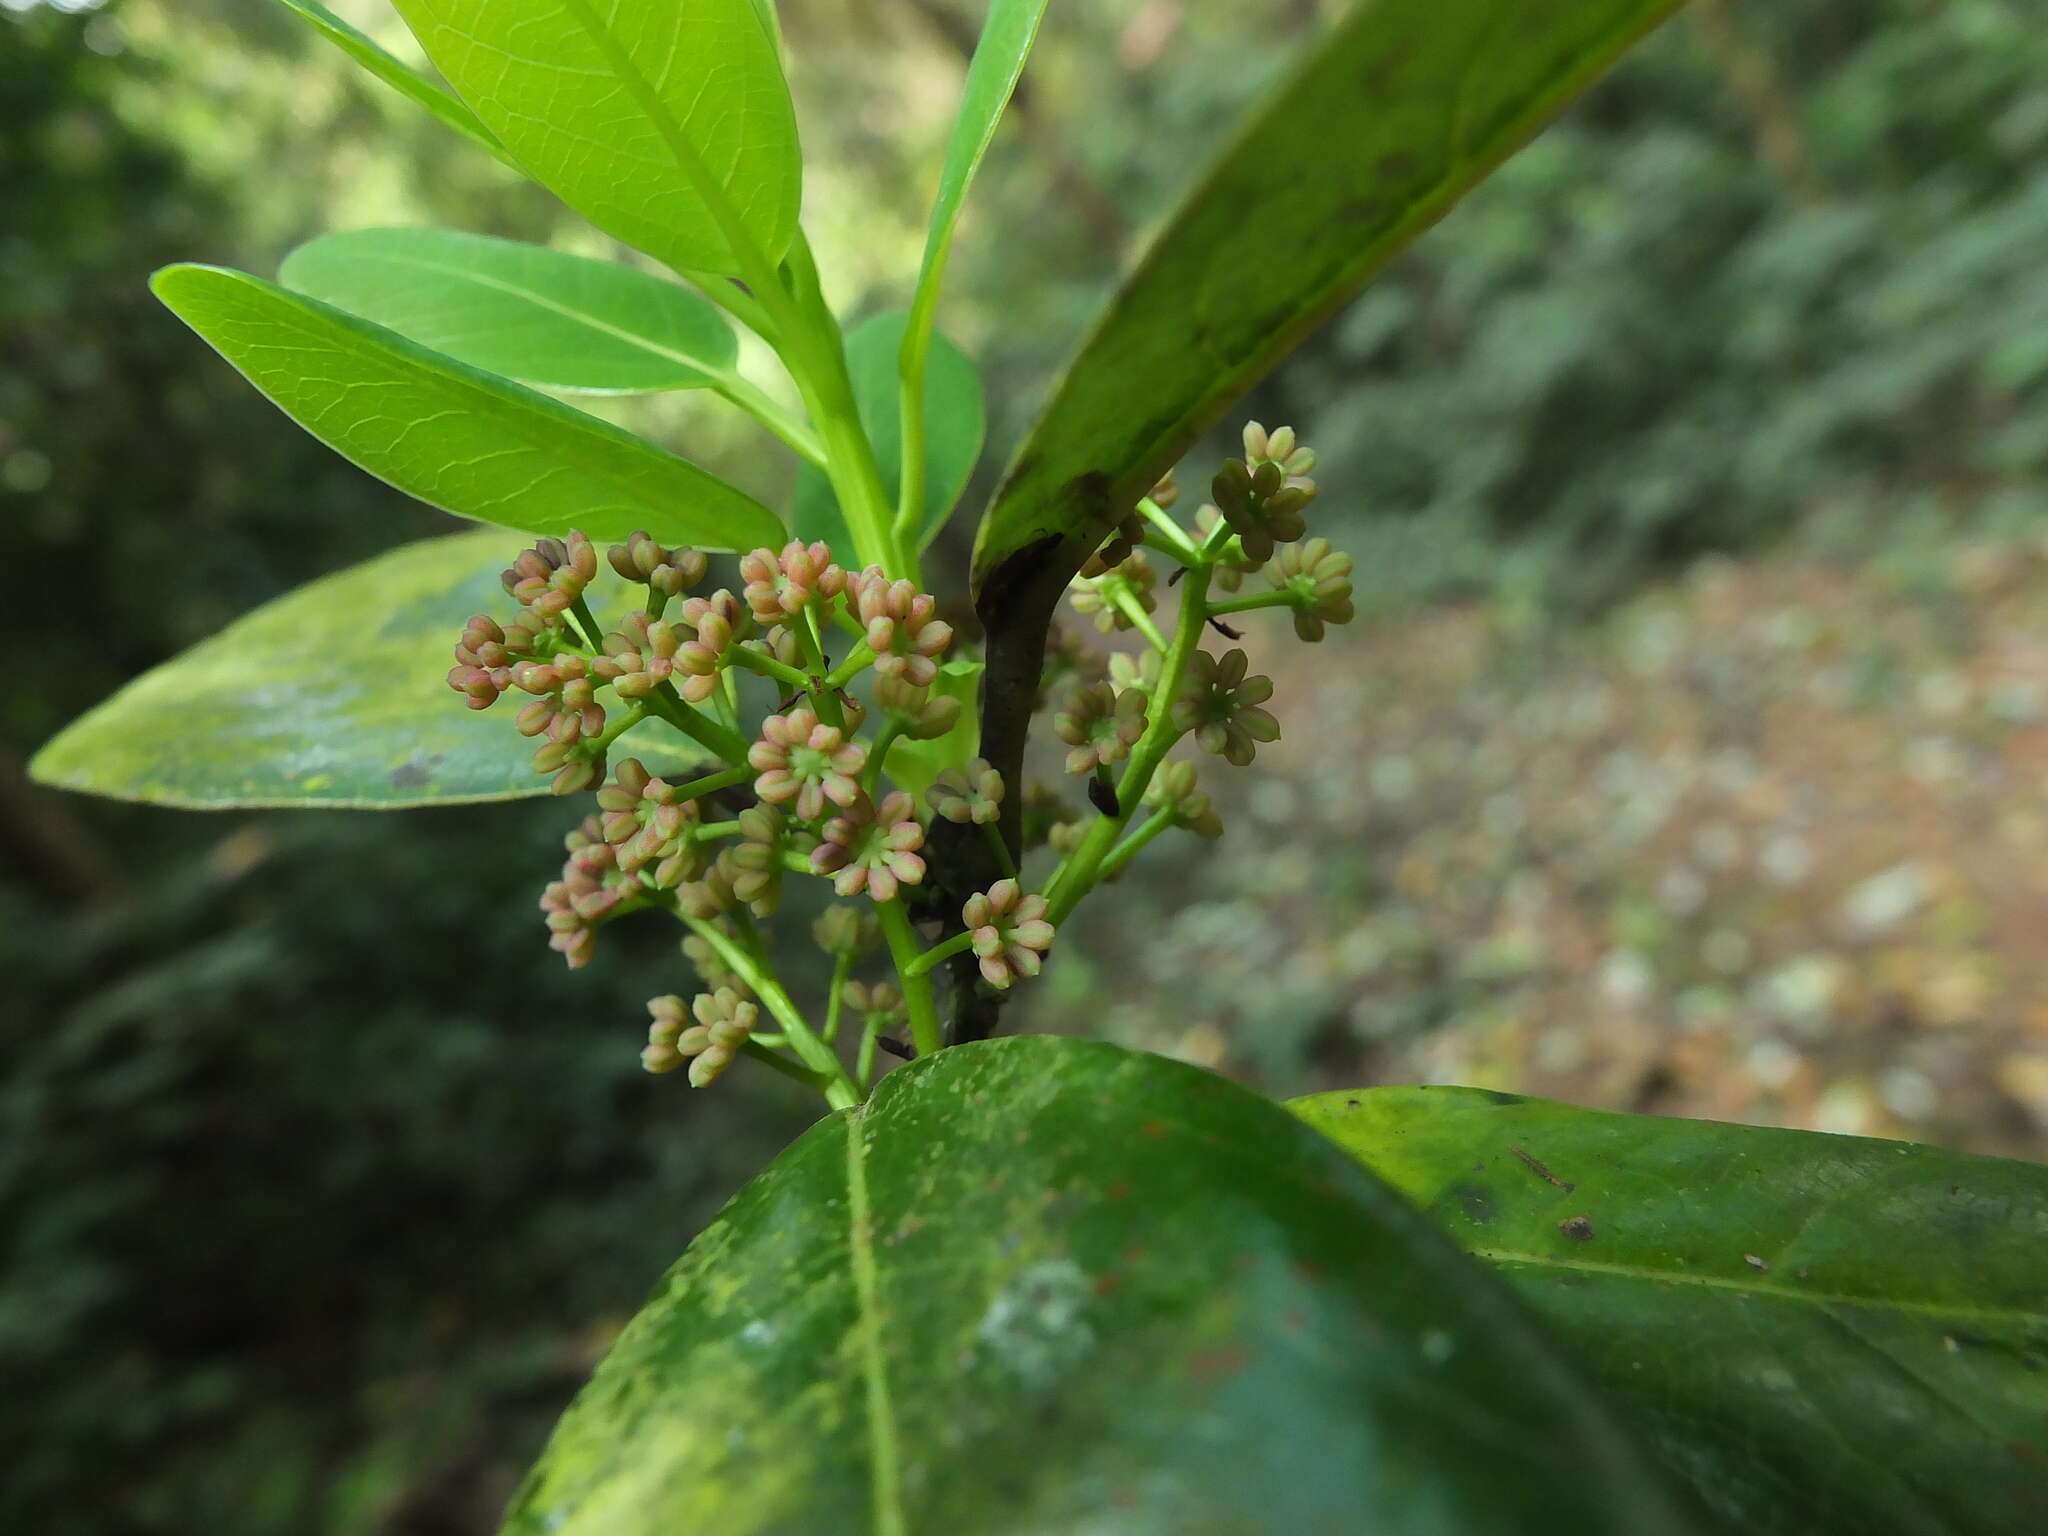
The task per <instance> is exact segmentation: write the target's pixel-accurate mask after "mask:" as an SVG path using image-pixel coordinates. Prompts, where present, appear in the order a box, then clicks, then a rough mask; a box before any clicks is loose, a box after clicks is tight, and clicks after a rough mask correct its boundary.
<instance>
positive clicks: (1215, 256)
mask: <svg viewBox="0 0 2048 1536" xmlns="http://www.w3.org/2000/svg"><path fill="white" fill-rule="evenodd" d="M1676 5H1677V0H1438V3H1436V4H1431V5H1409V4H1397V3H1395V0H1360V3H1359V4H1358V5H1357V6H1355V7H1354V8H1353V9H1352V10H1351V11H1350V13H1349V14H1348V15H1346V16H1345V18H1344V19H1343V20H1342V21H1340V22H1339V23H1338V24H1337V25H1336V26H1335V27H1333V28H1331V29H1330V30H1329V31H1328V32H1327V33H1326V34H1324V35H1323V36H1322V37H1321V39H1320V40H1319V41H1318V42H1316V43H1315V44H1314V45H1312V48H1311V51H1310V53H1309V54H1308V56H1307V57H1306V58H1305V59H1304V60H1303V61H1302V63H1301V64H1300V66H1299V67H1297V68H1296V69H1295V70H1294V71H1293V72H1292V73H1291V74H1290V75H1288V76H1287V77H1286V78H1285V79H1283V80H1282V81H1281V82H1280V84H1279V85H1278V86H1277V87H1276V88H1275V89H1274V91H1273V92H1272V94H1271V95H1270V96H1269V97H1268V98H1267V100H1266V102H1265V104H1264V105H1263V106H1262V107H1260V108H1259V109H1258V110H1257V111H1256V112H1255V113H1254V114H1253V115H1252V117H1251V119H1250V121H1249V123H1248V124H1247V126H1246V128H1245V130H1244V131H1243V133H1242V134H1241V135H1240V136H1239V137H1238V139H1237V141H1236V142H1235V143H1234V144H1233V145H1232V146H1231V147H1230V148H1229V149H1228V150H1227V151H1226V152H1225V153H1224V155H1223V156H1222V158H1221V159H1220V160H1219V161H1218V162H1217V163H1216V164H1214V165H1213V166H1212V167H1211V168H1210V169H1209V171H1208V173H1207V174H1206V175H1205V176H1204V177H1203V179H1202V180H1201V182H1200V183H1199V184H1198V185H1197V186H1196V187H1195V188H1194V190H1193V192H1192V194H1191V195H1190V196H1189V197H1188V199H1187V200H1186V201H1185V202H1184V203H1182V205H1181V206H1180V208H1179V210H1178V211H1177V212H1176V213H1175V214H1174V215H1173V217H1172V218H1171V219H1170V220H1169V221H1168V223H1167V225H1166V227H1165V229H1164V230H1162V231H1161V232H1160V234H1159V236H1158V238H1157V239H1156V240H1155V241H1154V242H1153V244H1152V246H1151V249H1150V250H1149V251H1148V252H1147V253H1146V255H1145V257H1144V259H1143V260H1142V261H1141V262H1140V263H1139V265H1138V267H1137V269H1136V270H1135V271H1134V272H1133V273H1132V274H1131V275H1130V277H1129V278H1128V279H1127V280H1126V281H1125V282H1124V284H1123V286H1122V288H1121V289H1120V290H1119V291H1118V293H1117V294H1116V296H1115V297H1114V298H1113V299H1112V300H1111V301H1110V304H1109V307H1108V309H1107V310H1106V311H1105V312H1104V314H1103V315H1102V316H1101V318H1100V319H1099V320H1098V321H1097V322H1096V324H1095V328H1094V330H1093V331H1092V332H1091V333H1090V335H1089V336H1088V339H1087V340H1086V341H1085V342H1084V343H1083V344H1082V347H1081V352H1080V355H1079V356H1078V357H1077V358H1076V359H1075V360H1074V362H1073V363H1072V365H1071V366H1070V367H1069V368H1068V370H1067V373H1066V376H1065V377H1064V378H1063V379H1062V380H1061V381H1060V383H1059V386H1058V388H1057V389H1056V391H1055V393H1054V395H1053V398H1052V401H1051V403H1050V404H1049V405H1048V406H1047V407H1046V410H1045V413H1044V415H1043V416H1042V417H1041V418H1040V420H1039V422H1038V424H1037V426H1036V427H1035V428H1034V430H1033V431H1032V433H1031V434H1030V436H1029V438H1028V439H1027V441H1026V442H1025V444H1024V445H1023V447H1022V448H1021V449H1020V450H1019V451H1018V454H1017V457H1016V459H1015V460H1014V461H1013V462H1012V463H1011V465H1010V468H1009V471H1008V473H1007V475H1006V477H1005V479H1004V482H1003V484H1002V486H1001V488H1000V489H999V490H998V491H997V493H996V498H995V501H994V502H993V504H992V505H991V507H990V509H989V512H988V516H987V518H986V519H985V520H984V522H983V524H982V528H981V533H980V536H979V539H978V541H977V545H976V551H975V583H976V587H977V590H978V589H979V588H980V587H981V586H984V585H986V584H987V583H988V581H989V580H990V578H991V576H992V574H993V573H994V572H995V571H996V570H997V569H998V568H999V567H1000V566H1002V565H1003V564H1004V562H1006V561H1008V560H1009V559H1010V558H1011V557H1012V556H1014V555H1016V554H1018V553H1019V552H1020V551H1023V550H1027V549H1032V548H1034V547H1035V546H1040V545H1042V544H1043V542H1044V541H1046V540H1049V539H1054V538H1057V539H1059V540H1061V541H1063V543H1062V544H1061V545H1060V546H1058V547H1054V546H1050V545H1046V546H1045V547H1044V549H1042V550H1041V552H1040V554H1039V555H1038V556H1036V557H1034V558H1043V559H1047V560H1059V561H1067V560H1071V564H1072V565H1076V566H1077V565H1078V564H1079V563H1080V560H1081V559H1082V558H1083V556H1084V555H1085V553H1086V549H1087V547H1089V546H1091V545H1093V544H1095V543H1097V542H1099V541H1100V539H1101V536H1102V535H1103V534H1105V533H1106V532H1107V531H1108V529H1109V526H1110V524H1111V523H1112V522H1114V520H1115V519H1116V518H1117V517H1118V516H1120V515H1121V514H1122V513H1123V512H1125V511H1128V510H1129V508H1130V507H1131V506H1132V505H1133V504H1134V503H1135V501H1136V499H1137V498H1138V497H1139V496H1140V495H1142V494H1143V493H1144V492H1145V491H1146V490H1147V489H1149V488H1150V487H1151V486H1152V485H1153V483H1154V482H1156V481H1157V480H1158V478H1159V477H1160V476H1161V475H1162V474H1164V473H1165V472H1166V471H1167V470H1168V469H1170V468H1171V467H1172V466H1173V464H1174V463H1175V462H1176V461H1177V460H1178V459H1179V458H1180V456H1181V455H1182V454H1183V453H1184V452H1186V450H1187V449H1188V447H1189V446H1190V445H1191V444H1192V443H1193V442H1194V441H1195V439H1196V438H1197V437H1198V436H1199V435H1200V434H1201V433H1202V432H1203V431H1204V430H1205V429H1206V428H1207V427H1208V426H1209V425H1210V424H1211V423H1213V422H1214V421H1215V420H1216V419H1217V418H1218V417H1219V416H1220V415H1221V414H1222V413H1223V412H1224V411H1225V410H1226V409H1228V407H1229V406H1230V404H1231V403H1232V402H1233V401H1235V400H1236V399H1237V398H1238V397H1239V396H1241V395H1242V394H1243V393H1244V392H1245V391H1246V390H1247V389H1249V388H1250V387H1251V386H1252V385H1253V384H1254V383H1256V382H1257V381H1258V380H1259V379H1260V378H1261V377H1262V376H1263V375H1264V374H1265V373H1266V372H1268V371H1269V370H1270V369H1271V368H1272V367H1273V366H1274V364H1276V363H1277V362H1279V360H1280V359H1281V358H1283V357H1285V356H1286V355H1287V353H1288V352H1289V351H1291V350H1292V349H1293V348H1294V347H1295V346H1297V345H1298V344H1299V343H1300V342H1301V340H1302V339H1303V338H1304V337H1305V336H1307V335H1308V334H1309V333H1310V332H1311V331H1312V330H1314V329H1315V328H1316V327H1317V326H1318V325H1320V324H1321V323H1322V322H1323V320H1324V319H1326V318H1327V317H1328V316H1329V315H1330V314H1331V312H1332V311H1334V310H1335V309H1336V308H1337V307H1338V306H1339V305H1340V304H1342V303H1344V302H1345V301H1346V300H1347V299H1349V298H1350V297H1351V296H1352V295H1353V294H1355V293H1356V292H1357V291H1358V290H1359V288H1360V287H1361V286H1362V285H1363V284H1364V283H1365V281H1366V279H1368V278H1369V277H1371V276H1372V274H1373V273H1374V272H1376V271H1378V270H1379V269H1380V268H1381V267H1382V266H1384V265H1385V264H1386V262H1387V261H1388V260H1389V259H1390V258H1391V257H1392V256H1393V255H1394V254H1395V253H1396V252H1397V251H1399V250H1400V249H1401V248H1402V247H1403V246H1405V245H1407V244H1408V243H1409V242H1410V241H1412V240H1413V239H1414V238H1415V237H1416V236H1417V235H1419V234H1420V233H1422V231H1423V230H1425V229H1427V228H1428V227H1429V226H1430V225H1431V224H1432V223H1434V222H1435V221H1436V220H1437V219H1438V218H1440V217H1442V216H1443V214H1444V213H1445V212H1446V211H1447V210H1448V209H1449V208H1450V207H1451V206H1452V205H1453V204H1454V203H1455V202H1457V200H1458V198H1459V197H1460V196H1462V195H1463V194H1464V193H1465V191H1466V190H1467V189H1468V188H1470V187H1471V186H1472V185H1473V184H1474V183H1475V182H1477V181H1478V180H1479V179H1480V178H1481V177H1483V176H1484V175H1485V174H1486V173H1487V172H1488V171H1490V170H1491V169H1493V167H1494V166H1496V165H1498V164H1499V163H1500V162H1501V161H1502V160H1503V159H1505V158H1506V157H1507V155H1508V154H1509V153H1511V152H1512V151H1513V150H1514V149H1515V148H1516V147H1517V146H1518V145H1520V144H1521V143H1523V142H1524V141H1525V140H1526V139H1528V138H1529V136H1530V135H1531V134H1533V133H1534V132H1535V131H1536V130H1537V129H1538V128H1539V127H1541V126H1542V125H1543V124H1544V123H1545V122H1546V121H1548V120H1549V119H1550V118H1551V117H1552V116H1554V115H1555V114H1556V113H1557V111H1558V110H1559V109H1560V108H1562V107H1563V106H1564V105H1565V104H1566V103H1567V102H1569V101H1570V100H1571V99H1572V98H1573V97H1574V96H1576V95H1577V94H1578V93H1579V91H1580V90H1581V89H1583V88H1584V87H1585V86H1586V85H1587V84H1588V83H1589V82H1591V81H1592V80H1593V79H1595V78H1597V77H1598V76H1599V75H1600V73H1601V72H1602V71H1603V70H1605V69H1606V68H1607V66H1608V65H1609V64H1611V63H1612V62H1613V61H1614V60H1615V58H1616V57H1618V56H1619V55H1620V54H1621V52H1622V51H1623V50H1624V49H1626V48H1627V47H1628V46H1629V44H1631V43H1632V42H1634V41H1635V40H1636V39H1637V38H1639V37H1641V36H1642V34H1643V33H1644V32H1646V31H1648V30H1649V29H1650V28H1651V27H1652V26H1654V25H1655V24H1656V23H1657V22H1659V21H1661V20H1662V19H1663V18H1664V17H1665V16H1667V15H1668V14H1670V12H1671V11H1673V10H1674V9H1676Z"/></svg>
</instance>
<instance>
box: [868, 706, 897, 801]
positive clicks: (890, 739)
mask: <svg viewBox="0 0 2048 1536" xmlns="http://www.w3.org/2000/svg"><path fill="white" fill-rule="evenodd" d="M902 734H903V720H902V717H901V716H899V715H891V716H890V717H889V719H888V721H887V723H886V724H884V725H883V727H882V732H881V734H880V735H879V736H877V737H876V738H875V744H874V746H873V747H872V748H870V749H869V751H868V771H867V780H868V782H867V791H868V794H869V796H870V797H874V798H879V797H880V795H881V792H882V769H883V767H884V765H885V764H887V762H888V761H889V749H890V748H891V747H893V746H895V745H896V738H897V737H899V736H901V735H902Z"/></svg>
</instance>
